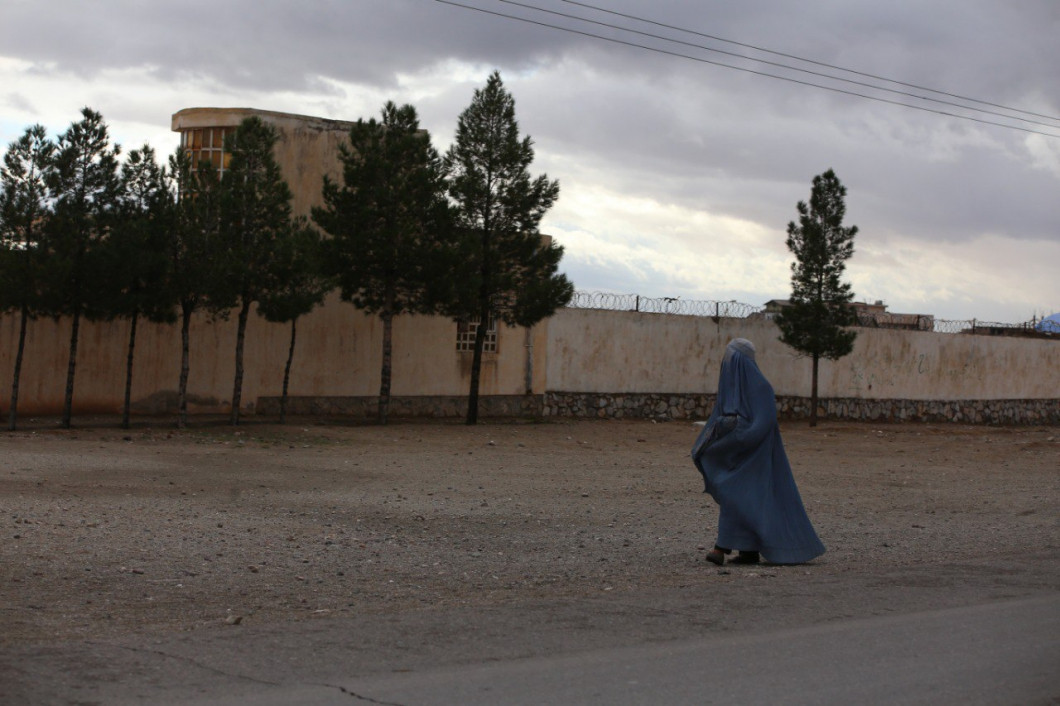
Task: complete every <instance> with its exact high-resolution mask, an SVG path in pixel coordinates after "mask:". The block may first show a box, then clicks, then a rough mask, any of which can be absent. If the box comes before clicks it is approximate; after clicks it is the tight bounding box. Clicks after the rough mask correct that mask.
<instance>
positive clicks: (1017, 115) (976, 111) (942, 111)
mask: <svg viewBox="0 0 1060 706" xmlns="http://www.w3.org/2000/svg"><path fill="white" fill-rule="evenodd" d="M435 1H436V2H438V3H441V4H443V5H450V6H453V7H458V8H462V9H465V10H471V11H475V12H480V13H483V14H487V15H492V16H495V17H499V18H502V19H506V20H511V21H517V22H523V23H526V24H531V25H536V26H539V27H542V28H545V29H550V30H554V31H560V32H566V33H569V34H576V35H580V36H584V37H588V38H592V39H597V40H601V41H605V42H610V43H613V44H619V45H624V46H627V47H630V48H634V49H640V50H644V51H650V52H654V53H657V54H663V55H668V56H672V57H675V58H679V59H685V60H689V61H695V62H698V63H703V64H709V65H712V66H717V67H720V68H726V69H731V70H734V71H740V72H743V73H749V74H753V75H757V76H762V77H767V78H772V79H777V80H780V81H786V82H789V83H794V84H798V85H802V86H806V87H810V88H817V89H821V90H825V91H831V92H833V93H840V94H844V95H848V96H852V97H856V98H862V99H866V100H871V101H876V102H880V103H886V104H889V105H894V106H898V107H902V108H907V109H910V110H918V111H922V112H927V113H933V114H936V115H940V116H944V117H949V118H955V119H959V120H967V121H971V122H975V123H980V124H983V125H990V126H993V127H1000V128H1004V129H1008V130H1017V131H1020V132H1025V133H1030V134H1035V135H1042V136H1045V137H1052V138H1060V132H1055V133H1054V132H1045V131H1043V130H1038V129H1035V128H1033V127H1026V125H1036V126H1039V127H1045V128H1053V129H1056V130H1058V131H1060V117H1055V116H1050V115H1044V114H1040V113H1034V112H1031V111H1027V110H1023V109H1020V108H1013V107H1010V106H1005V105H1001V104H998V103H993V102H990V101H986V100H981V99H977V98H971V97H968V96H962V95H959V94H956V93H952V92H948V91H943V90H939V89H934V88H927V87H925V86H919V85H916V84H912V83H907V82H904V81H899V80H897V79H892V78H886V77H883V76H879V75H875V74H871V73H866V72H862V71H857V70H854V69H848V68H844V67H841V66H836V65H833V64H828V63H825V62H821V61H816V60H813V59H807V58H803V57H799V56H795V55H793V54H787V53H784V52H779V51H775V50H772V49H767V48H764V47H760V46H755V45H752V44H748V43H744V42H738V41H735V40H731V39H724V38H722V37H718V36H714V35H711V34H706V33H704V32H698V31H694V30H690V29H684V28H681V27H676V26H673V25H669V24H665V23H662V22H658V21H656V20H652V19H650V18H645V17H639V16H636V15H631V14H626V13H620V12H615V11H613V10H609V9H607V8H604V7H599V6H596V5H591V4H589V3H585V2H579V1H577V0H563V2H565V3H567V4H569V5H574V6H578V7H581V8H585V9H588V10H591V11H594V12H598V13H604V14H607V15H609V16H613V17H620V18H623V19H625V20H631V21H634V22H638V23H641V24H643V25H649V26H652V27H657V28H660V29H664V30H670V31H675V32H680V33H683V34H685V35H689V36H694V37H699V38H702V39H710V40H713V41H716V42H722V43H725V44H729V45H733V46H738V47H742V48H744V49H749V50H752V51H756V52H760V53H763V54H768V55H770V56H775V57H780V58H784V59H789V60H793V61H796V62H803V63H804V64H808V65H812V66H816V67H820V68H826V69H830V70H832V71H838V72H842V73H844V74H848V75H850V76H857V77H859V78H847V77H844V76H837V75H834V74H832V73H826V72H824V71H819V70H815V69H808V68H802V67H799V66H793V65H791V64H788V63H784V62H781V61H774V60H770V59H764V58H757V57H754V56H748V55H746V54H742V53H737V52H733V51H728V50H724V49H718V48H716V47H711V46H707V45H705V44H702V43H696V42H691V41H685V40H682V39H677V38H675V37H669V36H664V35H661V34H658V33H655V32H649V31H644V30H638V29H632V28H629V27H624V26H621V25H617V24H613V23H609V22H603V21H601V20H594V19H590V18H586V17H579V16H577V15H573V14H570V13H565V12H559V11H557V10H551V9H548V8H545V7H541V6H539V5H535V4H533V3H529V2H519V1H517V0H497V2H498V3H501V4H503V5H510V6H513V7H519V8H522V9H525V10H529V11H532V12H536V13H541V14H543V15H550V16H552V17H557V18H560V19H561V20H568V21H573V22H576V23H581V25H583V26H586V27H588V29H579V28H577V26H564V25H560V24H553V23H552V22H545V21H542V20H538V19H531V18H529V17H521V16H519V15H514V14H509V13H506V12H500V11H498V10H490V9H487V8H485V7H477V6H474V5H469V4H465V3H462V2H456V1H455V0H435ZM592 28H603V29H609V30H614V31H617V32H619V33H624V34H620V35H619V36H629V37H630V38H628V39H620V38H617V37H609V36H606V35H603V34H599V33H598V32H596V31H590V30H591V29H592ZM634 38H639V39H638V40H637V41H634ZM645 40H659V41H663V42H667V43H669V44H670V45H675V46H676V47H678V49H666V48H662V47H658V46H651V45H649V44H646V43H642V42H644V41H645ZM681 47H684V48H685V49H680V48H681ZM688 49H694V50H701V51H706V52H711V53H713V54H718V55H722V56H728V57H732V58H735V59H741V60H745V61H751V62H755V63H756V64H758V65H761V66H766V67H772V68H774V69H782V70H785V71H791V72H795V73H798V74H802V75H806V76H812V77H814V78H816V79H826V80H828V81H835V82H838V83H840V84H844V85H848V86H855V87H858V88H861V89H869V90H872V91H878V92H882V93H885V94H890V95H893V96H897V97H904V98H909V99H913V100H915V101H920V102H923V103H927V104H931V105H935V106H944V107H931V105H918V104H915V103H909V102H905V101H902V100H898V99H895V98H885V97H882V96H879V95H871V94H869V93H863V92H861V91H859V90H853V89H849V88H841V87H839V86H835V85H826V84H823V83H815V82H814V81H810V80H805V79H799V78H793V77H791V76H784V75H780V74H777V73H770V72H769V71H765V70H759V69H753V68H748V67H746V66H737V65H734V64H730V63H725V62H723V61H717V60H712V59H708V58H705V57H703V56H695V55H693V54H691V53H683V52H684V51H687V50H688ZM863 79H868V80H863ZM879 82H883V83H885V84H890V85H891V86H900V87H902V88H907V89H913V90H916V91H919V92H921V93H912V92H910V91H907V90H902V89H901V88H892V87H888V86H886V85H880V83H879ZM923 94H930V95H923ZM936 96H939V97H936ZM951 99H952V100H951ZM957 101H961V102H957ZM969 104H974V105H969ZM977 106H986V107H977ZM950 109H959V110H963V111H966V112H965V113H959V112H954V111H953V110H950ZM992 109H997V110H992ZM1001 111H1005V112H1001ZM977 116H990V117H977ZM1024 116H1026V117H1024ZM991 118H1003V119H1006V120H1011V121H1015V122H1017V123H1022V124H1012V123H1005V122H998V121H997V120H994V119H991Z"/></svg>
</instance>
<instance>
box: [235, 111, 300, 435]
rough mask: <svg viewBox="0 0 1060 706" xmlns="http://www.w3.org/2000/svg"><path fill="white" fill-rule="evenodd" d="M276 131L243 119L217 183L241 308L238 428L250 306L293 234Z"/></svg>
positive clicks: (262, 290) (263, 290) (255, 120)
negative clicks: (276, 150)
mask: <svg viewBox="0 0 1060 706" xmlns="http://www.w3.org/2000/svg"><path fill="white" fill-rule="evenodd" d="M276 140H277V135H276V130H275V129H274V128H273V127H272V126H271V125H269V124H268V123H266V122H264V121H263V120H262V119H261V118H259V117H256V116H255V117H250V118H247V119H245V120H244V121H243V122H242V123H241V124H240V125H239V127H238V128H237V129H236V131H235V133H234V134H233V135H232V136H230V137H229V138H228V139H226V141H225V151H226V152H228V153H229V154H231V155H232V160H231V163H230V164H229V168H228V169H227V170H226V172H225V174H224V178H223V179H222V181H221V192H222V194H223V200H222V204H221V206H222V207H221V219H222V220H221V235H222V237H223V238H224V243H225V246H226V250H225V257H224V261H225V263H226V265H227V269H228V278H227V281H228V282H230V283H231V285H232V290H231V294H232V295H234V297H235V298H236V301H237V302H238V305H239V314H238V319H237V324H236V372H235V380H234V382H233V385H232V412H231V423H232V424H239V414H240V407H241V406H242V391H243V346H244V343H245V341H246V330H247V320H248V318H249V315H250V307H251V305H252V304H253V303H255V302H257V301H260V300H261V299H262V297H264V296H266V294H267V293H268V288H269V284H270V280H269V271H270V268H271V267H272V261H273V259H274V258H275V255H276V248H277V243H279V242H280V241H282V240H284V239H285V238H287V237H288V236H289V235H290V233H291V230H292V227H293V226H292V222H291V190H290V188H289V187H288V186H287V182H285V181H284V180H283V175H282V174H281V172H280V166H279V164H278V163H277V162H276V158H275V157H274V156H273V153H272V149H273V146H274V145H275V144H276Z"/></svg>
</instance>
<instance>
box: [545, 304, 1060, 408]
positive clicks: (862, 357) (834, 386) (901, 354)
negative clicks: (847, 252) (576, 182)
mask: <svg viewBox="0 0 1060 706" xmlns="http://www.w3.org/2000/svg"><path fill="white" fill-rule="evenodd" d="M778 335H779V332H778V331H777V328H776V326H775V325H774V324H773V323H771V322H769V321H763V320H750V319H726V318H720V319H718V320H717V321H715V320H713V319H711V318H709V317H693V316H674V315H667V314H646V313H638V312H625V311H600V310H593V309H563V310H561V311H560V312H558V313H557V314H556V316H555V317H553V318H552V319H551V321H550V322H549V346H548V389H549V390H552V391H564V392H575V393H588V392H596V393H714V392H717V376H718V369H719V367H720V365H721V359H722V356H723V354H724V351H725V345H726V344H727V343H728V342H729V341H730V340H731V339H733V338H736V337H743V338H747V339H750V340H751V341H753V342H754V344H755V346H756V347H757V349H758V355H757V361H758V365H759V367H760V368H761V369H762V372H763V373H765V375H766V377H768V378H769V380H770V381H771V382H772V383H773V387H774V388H775V389H776V392H777V395H778V396H794V397H808V396H809V393H810V383H811V375H812V370H811V363H810V361H809V359H807V358H799V357H797V356H796V355H795V353H794V351H792V350H791V349H790V348H788V347H787V346H785V345H783V344H782V343H780V341H779V340H778ZM819 393H820V395H821V397H830V398H858V399H875V400H885V399H903V400H967V399H976V400H992V399H996V400H1011V399H1056V398H1058V397H1060V342H1057V341H1050V340H1041V339H1024V338H1009V337H1002V336H975V335H967V334H942V333H931V332H923V331H897V330H882V329H858V338H857V341H856V342H855V345H854V352H853V353H851V354H850V355H849V356H846V357H844V358H841V359H840V360H838V361H836V362H831V361H826V360H825V361H821V366H820V379H819Z"/></svg>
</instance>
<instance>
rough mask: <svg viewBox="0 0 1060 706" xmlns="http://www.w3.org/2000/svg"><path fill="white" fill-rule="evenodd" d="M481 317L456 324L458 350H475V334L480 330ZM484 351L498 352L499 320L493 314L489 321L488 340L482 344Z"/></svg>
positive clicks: (487, 327) (487, 328)
mask: <svg viewBox="0 0 1060 706" xmlns="http://www.w3.org/2000/svg"><path fill="white" fill-rule="evenodd" d="M479 321H480V319H479V318H478V317H476V318H474V319H470V320H468V321H458V322H457V324H456V349H457V350H458V351H467V352H472V351H474V350H475V334H476V333H477V332H478V327H479ZM482 351H483V352H484V353H496V352H497V320H496V319H494V318H493V317H492V316H491V317H490V318H489V320H488V321H487V326H486V340H485V342H484V343H483V344H482Z"/></svg>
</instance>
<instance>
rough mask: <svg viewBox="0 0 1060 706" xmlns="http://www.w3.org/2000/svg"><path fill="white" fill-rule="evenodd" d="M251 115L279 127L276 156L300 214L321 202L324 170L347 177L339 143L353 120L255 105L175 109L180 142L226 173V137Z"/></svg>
mask: <svg viewBox="0 0 1060 706" xmlns="http://www.w3.org/2000/svg"><path fill="white" fill-rule="evenodd" d="M250 117H257V118H261V119H262V120H263V121H264V122H266V123H268V124H269V125H271V126H272V127H274V128H276V132H277V136H278V139H277V141H276V150H275V156H276V161H277V162H278V163H279V165H280V169H282V170H283V176H284V178H285V179H286V180H287V185H288V186H290V187H291V193H292V194H293V196H294V198H293V201H292V204H291V205H292V208H293V210H294V213H295V215H299V216H306V217H309V215H310V213H309V212H310V209H311V208H312V207H313V206H319V205H321V198H320V194H321V188H322V187H323V185H324V176H325V175H327V176H329V177H331V178H332V179H336V180H341V178H342V165H341V163H340V162H339V145H341V144H343V143H345V142H346V140H347V139H348V135H349V132H350V127H351V126H352V125H353V123H351V122H347V121H344V120H328V119H326V118H313V117H310V116H307V115H292V114H290V113H277V112H274V111H271V110H257V109H255V108H185V109H184V110H181V111H179V112H177V113H174V114H173V120H172V123H171V125H172V128H173V131H174V132H179V133H180V146H181V147H183V148H184V149H185V150H187V151H188V153H189V154H190V155H191V158H192V166H197V165H198V164H199V160H209V161H210V162H212V163H213V165H214V167H215V168H216V169H218V170H219V171H220V173H221V175H222V177H223V176H224V170H225V169H226V168H227V167H228V159H227V156H226V155H225V154H224V138H225V136H226V135H229V134H231V133H233V132H235V129H236V128H237V127H239V124H240V123H241V122H243V121H244V120H245V119H247V118H250Z"/></svg>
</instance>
